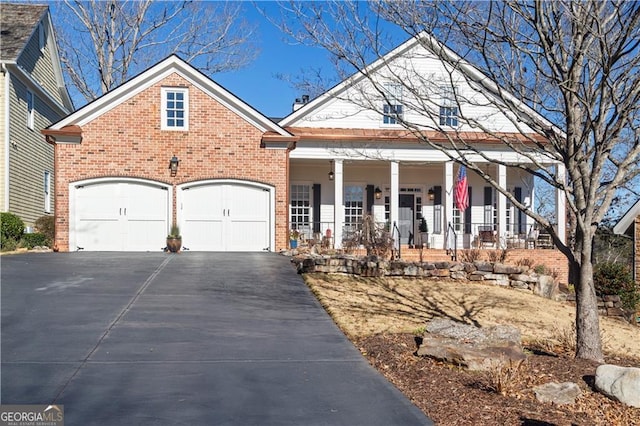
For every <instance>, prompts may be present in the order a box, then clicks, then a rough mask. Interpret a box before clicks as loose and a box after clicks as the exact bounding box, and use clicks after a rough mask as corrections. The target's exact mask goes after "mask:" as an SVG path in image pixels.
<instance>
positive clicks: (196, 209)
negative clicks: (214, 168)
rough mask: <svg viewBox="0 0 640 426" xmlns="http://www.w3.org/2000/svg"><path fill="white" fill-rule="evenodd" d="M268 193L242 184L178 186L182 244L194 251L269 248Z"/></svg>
mask: <svg viewBox="0 0 640 426" xmlns="http://www.w3.org/2000/svg"><path fill="white" fill-rule="evenodd" d="M270 199H271V198H270V192H269V190H268V189H266V188H262V187H256V186H252V185H249V184H247V185H245V184H242V183H212V184H205V185H198V186H191V187H185V188H182V191H181V199H180V207H181V209H182V212H181V213H182V214H181V217H182V220H181V222H182V244H183V246H184V247H187V248H188V249H189V250H197V251H262V250H268V249H269V246H270V244H269V241H270V221H269V216H270V214H269V211H270Z"/></svg>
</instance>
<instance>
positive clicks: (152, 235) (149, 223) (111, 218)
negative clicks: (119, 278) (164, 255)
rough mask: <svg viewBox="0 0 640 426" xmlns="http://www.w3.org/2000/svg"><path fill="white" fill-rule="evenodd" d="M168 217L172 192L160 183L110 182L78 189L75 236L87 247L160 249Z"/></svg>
mask: <svg viewBox="0 0 640 426" xmlns="http://www.w3.org/2000/svg"><path fill="white" fill-rule="evenodd" d="M168 217H169V192H168V191H167V190H166V189H165V188H164V187H160V186H158V185H154V184H151V183H148V184H147V183H144V182H127V181H109V182H101V183H96V184H87V185H85V186H81V187H78V188H76V193H75V237H76V243H77V246H78V247H81V248H83V249H84V250H91V251H157V250H160V249H162V247H164V246H165V238H166V235H167V229H168Z"/></svg>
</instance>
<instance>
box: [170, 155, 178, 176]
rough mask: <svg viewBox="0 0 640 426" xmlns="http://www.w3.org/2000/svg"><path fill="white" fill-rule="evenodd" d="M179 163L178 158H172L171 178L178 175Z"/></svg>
mask: <svg viewBox="0 0 640 426" xmlns="http://www.w3.org/2000/svg"><path fill="white" fill-rule="evenodd" d="M179 163H180V160H178V157H176V156H175V155H174V156H173V157H171V160H169V170H171V176H175V175H176V173H178V164H179Z"/></svg>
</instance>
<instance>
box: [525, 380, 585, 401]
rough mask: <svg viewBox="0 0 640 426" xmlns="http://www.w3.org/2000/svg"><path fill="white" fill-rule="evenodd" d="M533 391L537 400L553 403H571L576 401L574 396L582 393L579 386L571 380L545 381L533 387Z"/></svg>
mask: <svg viewBox="0 0 640 426" xmlns="http://www.w3.org/2000/svg"><path fill="white" fill-rule="evenodd" d="M533 392H534V393H535V394H536V399H537V400H538V401H539V402H552V403H554V404H573V403H574V402H576V398H577V397H579V396H580V395H581V394H582V391H580V387H579V386H578V385H577V384H575V383H573V382H564V383H556V382H551V383H545V384H544V385H540V386H536V387H535V388H533Z"/></svg>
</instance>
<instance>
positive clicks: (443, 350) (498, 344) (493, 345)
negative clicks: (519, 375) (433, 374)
mask: <svg viewBox="0 0 640 426" xmlns="http://www.w3.org/2000/svg"><path fill="white" fill-rule="evenodd" d="M520 339H521V336H520V330H518V329H517V328H516V327H513V326H510V325H497V326H493V327H488V328H480V327H475V326H473V325H470V324H462V323H459V322H456V321H453V320H450V319H443V318H438V319H434V320H432V321H430V322H429V323H428V324H427V327H426V332H425V333H424V335H423V336H422V342H421V344H420V347H419V348H418V352H417V354H418V355H419V356H427V357H430V358H434V359H437V360H439V361H444V362H447V363H450V364H454V365H458V366H461V367H464V368H467V369H469V370H477V371H489V370H492V369H494V368H501V367H502V366H504V365H506V364H508V363H510V362H511V363H517V362H520V361H522V360H524V359H526V355H525V354H524V352H523V351H522V346H521V344H520Z"/></svg>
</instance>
